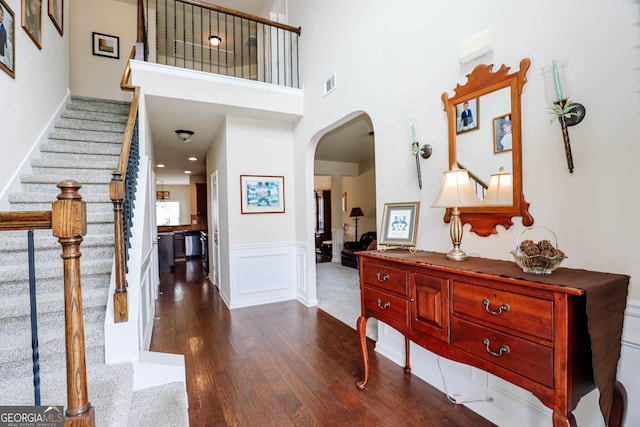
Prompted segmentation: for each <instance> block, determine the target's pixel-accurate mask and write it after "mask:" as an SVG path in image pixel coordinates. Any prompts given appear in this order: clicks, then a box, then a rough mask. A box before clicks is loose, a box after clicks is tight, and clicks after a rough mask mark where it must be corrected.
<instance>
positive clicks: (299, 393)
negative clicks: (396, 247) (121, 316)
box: [151, 261, 493, 427]
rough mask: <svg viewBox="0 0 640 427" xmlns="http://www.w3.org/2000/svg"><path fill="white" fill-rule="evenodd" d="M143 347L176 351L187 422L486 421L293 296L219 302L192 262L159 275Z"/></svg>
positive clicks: (454, 423) (433, 423)
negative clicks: (363, 384) (365, 375)
mask: <svg viewBox="0 0 640 427" xmlns="http://www.w3.org/2000/svg"><path fill="white" fill-rule="evenodd" d="M160 292H161V295H160V297H159V299H158V301H157V303H156V321H155V323H154V330H153V338H152V341H151V350H153V351H162V352H169V353H179V354H183V355H184V356H185V363H186V378H187V392H188V395H189V419H190V425H191V426H198V427H200V426H251V427H253V426H278V427H280V426H314V425H316V426H473V427H478V426H490V425H493V424H491V423H489V422H488V421H486V420H484V419H483V418H481V417H480V416H478V415H476V414H475V413H473V412H472V411H470V410H469V409H467V408H465V407H463V406H459V405H455V404H453V403H451V402H449V401H448V400H447V398H446V397H445V395H444V394H443V393H441V392H439V391H438V390H436V389H434V388H433V387H431V386H429V385H428V384H426V383H425V382H424V381H422V380H420V379H418V378H417V377H415V376H412V375H407V374H405V373H404V371H403V369H402V368H401V367H400V366H397V365H395V364H393V363H392V362H390V361H389V360H387V359H386V358H384V357H382V356H379V355H377V354H376V353H375V352H373V351H372V350H373V342H370V343H369V345H370V360H371V376H370V380H369V384H368V386H367V388H366V389H365V390H364V391H359V390H358V389H357V388H356V386H355V382H356V380H357V379H359V378H360V375H361V372H362V360H361V357H360V352H359V349H358V341H357V335H356V332H355V330H353V329H351V328H350V327H349V326H347V325H345V324H343V323H341V322H339V321H338V320H336V319H334V318H333V317H331V316H329V315H328V314H326V313H325V312H323V311H322V310H319V309H317V308H315V307H314V308H308V307H305V306H304V305H302V304H300V303H298V302H297V301H289V302H283V303H276V304H267V305H263V306H258V307H251V308H243V309H235V310H233V311H229V310H228V309H227V308H226V306H225V305H224V303H223V302H222V299H221V298H220V296H219V294H218V291H217V290H216V289H215V287H214V286H212V284H211V283H210V282H209V281H208V280H207V279H206V278H205V277H204V276H203V272H202V270H201V268H200V267H199V264H198V261H187V262H181V263H177V264H176V268H175V271H174V272H173V273H171V272H166V273H162V274H161V286H160Z"/></svg>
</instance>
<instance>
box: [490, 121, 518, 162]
mask: <svg viewBox="0 0 640 427" xmlns="http://www.w3.org/2000/svg"><path fill="white" fill-rule="evenodd" d="M512 148H513V147H512V140H511V113H509V114H505V115H504V116H498V117H496V118H494V119H493V153H494V154H499V153H502V152H505V151H511V149H512Z"/></svg>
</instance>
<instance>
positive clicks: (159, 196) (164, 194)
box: [156, 191, 171, 200]
mask: <svg viewBox="0 0 640 427" xmlns="http://www.w3.org/2000/svg"><path fill="white" fill-rule="evenodd" d="M156 200H171V194H170V193H169V192H168V191H156Z"/></svg>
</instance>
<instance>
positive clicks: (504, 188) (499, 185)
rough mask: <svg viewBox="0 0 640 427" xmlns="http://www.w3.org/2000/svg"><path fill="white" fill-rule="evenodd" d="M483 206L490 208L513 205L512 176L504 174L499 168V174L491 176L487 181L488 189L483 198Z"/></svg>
mask: <svg viewBox="0 0 640 427" xmlns="http://www.w3.org/2000/svg"><path fill="white" fill-rule="evenodd" d="M482 204H483V205H491V206H512V205H513V176H512V175H511V174H510V173H507V172H504V169H502V168H500V172H498V173H494V174H493V175H491V179H490V180H489V188H487V194H485V196H484V200H483V203H482Z"/></svg>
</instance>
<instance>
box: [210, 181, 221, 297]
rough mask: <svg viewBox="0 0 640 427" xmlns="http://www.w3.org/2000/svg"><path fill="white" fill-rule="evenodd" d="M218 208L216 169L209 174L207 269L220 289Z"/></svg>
mask: <svg viewBox="0 0 640 427" xmlns="http://www.w3.org/2000/svg"><path fill="white" fill-rule="evenodd" d="M219 228H220V227H219V210H218V171H217V170H216V171H214V172H213V173H212V174H211V230H209V244H210V245H211V251H210V252H209V253H210V254H211V256H210V257H209V271H210V272H211V273H210V276H211V281H212V282H213V284H214V285H215V286H216V288H218V289H220V248H219V245H218V230H219Z"/></svg>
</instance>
